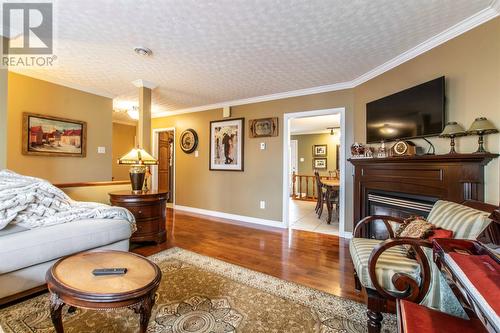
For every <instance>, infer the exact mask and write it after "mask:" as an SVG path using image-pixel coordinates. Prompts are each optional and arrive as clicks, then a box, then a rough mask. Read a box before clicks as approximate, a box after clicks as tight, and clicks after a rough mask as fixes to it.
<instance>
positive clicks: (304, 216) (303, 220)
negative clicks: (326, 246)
mask: <svg viewBox="0 0 500 333" xmlns="http://www.w3.org/2000/svg"><path fill="white" fill-rule="evenodd" d="M289 207H290V223H291V225H292V229H298V230H306V231H313V232H319V233H322V234H329V235H336V236H338V235H339V223H338V222H339V221H338V215H337V214H336V213H335V212H334V213H333V217H332V223H331V224H327V223H326V219H327V217H328V212H327V210H326V206H325V207H324V208H323V214H322V215H321V219H319V218H318V215H316V212H315V211H314V208H315V207H316V202H313V201H300V200H291V199H290V206H289Z"/></svg>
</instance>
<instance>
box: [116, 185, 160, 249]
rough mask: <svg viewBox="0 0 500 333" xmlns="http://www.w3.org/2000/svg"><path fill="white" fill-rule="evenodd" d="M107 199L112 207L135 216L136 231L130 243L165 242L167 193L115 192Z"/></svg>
mask: <svg viewBox="0 0 500 333" xmlns="http://www.w3.org/2000/svg"><path fill="white" fill-rule="evenodd" d="M109 197H110V201H111V204H112V205H113V206H119V207H123V208H126V209H128V210H129V211H130V212H131V213H132V214H133V215H134V216H135V220H136V223H137V231H136V232H134V233H133V234H132V237H131V238H130V241H132V242H146V241H151V242H156V244H160V243H163V242H164V241H166V239H167V232H166V230H165V224H166V221H167V199H168V192H166V191H165V192H161V191H160V192H157V191H148V192H142V193H132V191H117V192H111V193H109Z"/></svg>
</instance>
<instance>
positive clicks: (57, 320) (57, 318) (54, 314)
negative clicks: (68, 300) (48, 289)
mask: <svg viewBox="0 0 500 333" xmlns="http://www.w3.org/2000/svg"><path fill="white" fill-rule="evenodd" d="M63 306H64V302H63V301H62V300H61V299H60V298H59V296H58V295H57V294H53V293H51V294H50V318H51V319H52V324H53V325H54V328H55V330H56V333H64V328H63V323H62V309H63Z"/></svg>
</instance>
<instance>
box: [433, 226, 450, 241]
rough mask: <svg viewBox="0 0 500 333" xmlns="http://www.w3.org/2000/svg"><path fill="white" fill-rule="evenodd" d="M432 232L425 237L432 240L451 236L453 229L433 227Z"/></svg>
mask: <svg viewBox="0 0 500 333" xmlns="http://www.w3.org/2000/svg"><path fill="white" fill-rule="evenodd" d="M432 231H433V233H432V235H430V236H429V237H428V238H427V239H428V240H430V241H432V240H433V239H434V238H453V231H451V230H446V229H434V230H432Z"/></svg>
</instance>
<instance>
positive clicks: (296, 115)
mask: <svg viewBox="0 0 500 333" xmlns="http://www.w3.org/2000/svg"><path fill="white" fill-rule="evenodd" d="M333 114H340V162H339V167H340V195H339V206H340V207H339V210H340V211H339V234H340V237H346V236H348V235H349V233H346V231H345V209H346V207H345V204H346V202H345V189H346V188H345V179H346V174H345V170H346V158H345V142H346V126H345V108H333V109H323V110H314V111H303V112H293V113H285V114H284V115H283V118H284V121H283V123H284V126H283V127H284V130H283V222H284V223H285V225H286V227H287V228H290V219H289V200H290V198H289V196H288V187H289V183H288V182H289V181H290V180H289V172H290V170H289V165H288V159H289V156H288V154H289V153H288V146H289V143H290V120H292V119H295V118H305V117H314V116H325V115H333ZM337 158H338V157H337Z"/></svg>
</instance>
